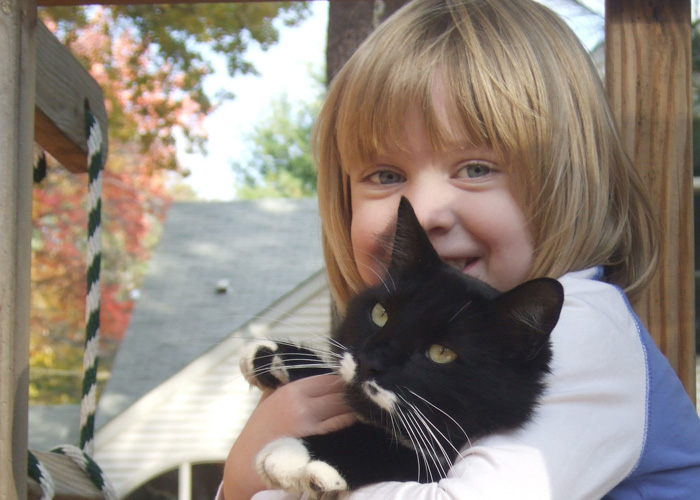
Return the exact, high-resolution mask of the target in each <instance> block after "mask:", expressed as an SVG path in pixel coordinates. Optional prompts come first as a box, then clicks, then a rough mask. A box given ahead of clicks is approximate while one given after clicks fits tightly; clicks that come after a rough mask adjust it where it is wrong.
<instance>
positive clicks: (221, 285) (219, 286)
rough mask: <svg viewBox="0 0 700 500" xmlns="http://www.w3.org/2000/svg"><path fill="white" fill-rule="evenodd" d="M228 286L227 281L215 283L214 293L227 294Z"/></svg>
mask: <svg viewBox="0 0 700 500" xmlns="http://www.w3.org/2000/svg"><path fill="white" fill-rule="evenodd" d="M229 286H230V283H229V280H219V281H217V282H216V293H217V294H220V295H221V294H224V293H228V290H229Z"/></svg>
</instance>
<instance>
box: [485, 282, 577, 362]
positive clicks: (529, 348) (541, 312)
mask: <svg viewBox="0 0 700 500" xmlns="http://www.w3.org/2000/svg"><path fill="white" fill-rule="evenodd" d="M494 303H495V306H496V311H497V312H498V316H499V318H500V322H501V326H502V328H501V329H500V330H501V332H502V333H503V335H506V336H508V337H509V338H510V339H511V341H512V343H510V345H514V346H516V347H515V348H514V350H513V352H512V353H511V356H512V357H515V358H519V359H521V360H523V361H531V360H532V359H534V358H536V357H537V355H538V354H539V353H540V351H541V350H542V347H544V345H545V344H546V343H547V342H549V335H550V334H551V333H552V330H554V327H555V326H556V324H557V322H558V321H559V314H560V313H561V309H562V307H563V305H564V287H563V286H562V285H561V283H559V282H558V281H557V280H555V279H551V278H538V279H534V280H530V281H526V282H525V283H522V284H521V285H518V286H516V287H515V288H513V289H512V290H510V291H508V292H505V293H503V294H501V295H499V296H498V297H496V299H494Z"/></svg>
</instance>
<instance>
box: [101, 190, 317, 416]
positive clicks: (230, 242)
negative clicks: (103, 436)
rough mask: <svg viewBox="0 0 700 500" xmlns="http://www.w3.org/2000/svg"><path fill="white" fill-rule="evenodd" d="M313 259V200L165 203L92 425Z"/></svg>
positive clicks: (220, 336)
mask: <svg viewBox="0 0 700 500" xmlns="http://www.w3.org/2000/svg"><path fill="white" fill-rule="evenodd" d="M322 267H323V262H322V252H321V244H320V223H319V218H318V207H317V203H316V200H315V199H303V200H281V199H280V200H256V201H234V202H215V203H212V202H206V203H205V202H182V203H173V205H172V206H171V207H170V210H169V212H168V217H167V220H166V223H165V226H164V230H163V237H162V240H161V242H160V243H159V245H158V247H157V248H156V250H155V252H154V254H153V257H152V259H151V261H150V262H149V265H148V272H147V277H146V279H145V281H144V284H143V287H142V289H141V298H140V299H139V301H138V302H137V304H136V307H135V308H134V313H133V316H132V318H131V323H130V325H129V328H128V330H127V333H126V336H125V338H124V340H123V342H122V345H121V347H120V349H119V352H118V354H117V357H116V359H115V363H114V367H113V369H112V374H111V377H110V380H109V381H108V383H107V385H106V387H105V390H104V393H103V394H102V397H101V398H100V403H99V408H98V411H97V426H98V427H101V426H102V425H104V424H105V423H107V422H108V421H109V420H111V419H112V418H114V417H115V416H116V415H118V414H119V413H121V412H122V411H124V410H125V409H126V408H128V407H129V406H131V405H132V404H133V403H134V402H136V401H137V400H138V399H139V398H140V397H141V396H143V395H144V394H146V393H148V392H149V391H151V390H152V389H154V388H156V387H157V386H158V385H159V384H161V383H163V382H164V381H165V380H166V379H168V378H169V377H170V376H172V375H173V374H175V373H177V372H178V371H180V370H181V369H182V368H184V367H185V366H186V365H187V364H188V363H190V362H191V361H193V360H194V359H196V358H198V357H199V356H201V355H202V354H203V353H205V352H207V351H208V350H210V349H212V348H214V347H215V346H216V345H217V344H218V343H219V342H221V341H223V340H224V339H225V338H227V336H228V335H230V334H231V333H232V332H233V331H235V330H236V329H237V328H238V327H240V326H241V325H242V324H244V323H245V322H247V321H249V320H250V319H251V317H252V316H254V315H256V314H260V313H261V311H264V310H265V308H266V307H269V306H270V305H271V304H273V302H275V301H276V300H278V299H279V298H280V297H283V296H284V295H285V294H288V293H290V292H291V291H292V290H293V289H295V288H296V287H297V286H298V285H299V284H300V283H302V282H304V281H305V280H307V279H309V278H310V277H311V276H312V275H314V274H316V273H318V271H319V270H320V269H322Z"/></svg>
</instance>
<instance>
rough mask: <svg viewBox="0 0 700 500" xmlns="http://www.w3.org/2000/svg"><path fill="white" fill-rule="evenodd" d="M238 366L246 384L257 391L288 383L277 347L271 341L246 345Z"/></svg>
mask: <svg viewBox="0 0 700 500" xmlns="http://www.w3.org/2000/svg"><path fill="white" fill-rule="evenodd" d="M240 366H241V373H242V374H243V376H244V377H245V379H246V380H247V381H248V383H249V384H250V385H252V386H255V387H258V388H259V389H275V388H277V387H279V386H280V385H283V384H286V383H287V382H289V372H288V371H287V368H286V367H285V366H284V361H283V360H282V357H281V356H280V355H279V346H278V345H277V344H276V343H275V342H273V341H271V340H258V341H256V342H251V343H249V344H248V345H246V346H245V347H244V348H243V353H242V354H241V361H240Z"/></svg>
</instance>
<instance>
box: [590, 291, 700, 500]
mask: <svg viewBox="0 0 700 500" xmlns="http://www.w3.org/2000/svg"><path fill="white" fill-rule="evenodd" d="M618 290H619V289H618ZM619 292H620V294H621V295H622V296H623V297H624V300H625V303H626V304H627V308H628V309H629V311H630V314H632V317H633V318H634V321H635V323H636V326H637V332H638V333H639V340H640V342H641V343H642V347H643V351H644V356H645V366H646V373H647V380H646V423H645V432H644V443H643V446H642V452H641V454H640V457H639V460H638V462H637V464H636V466H635V467H634V469H633V470H632V472H631V473H630V474H629V475H628V476H627V478H626V479H625V480H624V481H622V482H621V483H620V484H619V485H618V486H616V487H615V488H614V489H613V490H612V491H611V492H610V493H608V494H607V495H606V496H605V497H604V500H642V499H647V500H691V499H700V418H698V414H697V411H696V409H695V407H694V406H693V404H692V402H691V401H690V398H689V397H688V395H687V393H686V392H685V389H684V388H683V385H682V384H681V382H680V380H679V379H678V377H677V376H676V374H675V372H674V371H673V369H672V368H671V365H670V364H669V363H668V360H667V359H666V358H665V357H664V355H663V354H662V353H661V351H659V349H658V348H657V347H656V344H655V343H654V341H653V340H652V338H651V336H650V335H649V332H648V331H647V330H646V328H645V327H644V326H643V325H642V323H641V321H640V320H639V318H638V317H637V315H636V314H635V312H634V310H633V309H632V307H631V305H630V304H629V301H628V300H627V297H626V296H625V294H624V293H623V292H622V290H619Z"/></svg>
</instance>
